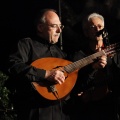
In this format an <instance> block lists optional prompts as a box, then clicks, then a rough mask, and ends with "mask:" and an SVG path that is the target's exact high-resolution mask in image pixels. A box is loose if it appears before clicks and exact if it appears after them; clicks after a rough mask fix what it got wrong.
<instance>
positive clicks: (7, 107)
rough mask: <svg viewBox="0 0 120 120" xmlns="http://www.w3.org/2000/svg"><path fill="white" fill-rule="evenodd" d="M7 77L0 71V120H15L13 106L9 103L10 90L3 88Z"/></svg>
mask: <svg viewBox="0 0 120 120" xmlns="http://www.w3.org/2000/svg"><path fill="white" fill-rule="evenodd" d="M8 78H9V77H8V76H7V75H6V74H4V73H3V72H1V71H0V120H15V119H16V114H15V112H14V107H13V104H12V103H11V101H10V98H9V95H10V94H11V93H10V90H9V89H8V88H7V87H6V86H5V82H6V81H7V80H8Z"/></svg>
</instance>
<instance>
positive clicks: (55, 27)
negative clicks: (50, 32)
mask: <svg viewBox="0 0 120 120" xmlns="http://www.w3.org/2000/svg"><path fill="white" fill-rule="evenodd" d="M47 25H48V24H47ZM48 26H50V27H51V28H53V29H57V28H58V27H59V28H60V29H63V28H64V25H58V24H51V25H48Z"/></svg>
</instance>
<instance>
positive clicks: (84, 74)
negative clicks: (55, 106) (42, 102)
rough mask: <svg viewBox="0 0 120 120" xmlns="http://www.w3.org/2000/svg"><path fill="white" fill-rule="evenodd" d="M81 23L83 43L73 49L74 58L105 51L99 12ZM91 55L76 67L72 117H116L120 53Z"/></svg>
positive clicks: (108, 119)
mask: <svg viewBox="0 0 120 120" xmlns="http://www.w3.org/2000/svg"><path fill="white" fill-rule="evenodd" d="M82 25H83V33H84V44H83V45H82V46H81V50H80V51H78V52H76V54H75V57H74V58H73V61H76V60H79V59H82V58H84V57H86V56H90V55H92V54H94V56H96V54H95V53H96V52H100V51H102V50H104V49H105V48H106V47H107V46H109V44H110V43H109V39H108V33H107V31H106V29H105V23H104V17H103V16H102V15H100V14H98V13H91V14H88V15H87V16H86V17H85V19H83V24H82ZM119 46H120V45H119ZM109 49H110V48H109ZM91 57H92V56H90V57H89V58H88V63H89V59H90V60H91V59H92V61H93V62H92V63H91V64H90V65H88V66H86V67H84V68H82V69H80V70H79V74H78V80H77V83H76V86H75V87H74V89H73V91H72V94H71V95H72V96H73V97H72V98H73V99H74V101H75V102H74V103H75V104H74V107H75V108H73V112H72V113H75V114H74V115H73V116H72V117H73V120H119V109H118V105H119V104H118V100H119V99H118V98H119V95H120V93H119V88H120V79H119V78H120V54H118V53H116V54H115V55H110V56H107V54H106V55H104V54H103V55H101V57H97V56H96V57H95V58H91ZM83 63H84V62H83ZM75 116H76V117H75ZM78 116H79V117H78Z"/></svg>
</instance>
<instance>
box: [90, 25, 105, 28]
mask: <svg viewBox="0 0 120 120" xmlns="http://www.w3.org/2000/svg"><path fill="white" fill-rule="evenodd" d="M96 28H99V29H103V28H104V26H102V25H98V26H96V25H91V26H90V29H96Z"/></svg>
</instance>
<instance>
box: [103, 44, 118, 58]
mask: <svg viewBox="0 0 120 120" xmlns="http://www.w3.org/2000/svg"><path fill="white" fill-rule="evenodd" d="M119 51H120V42H118V43H114V44H111V45H109V46H107V47H106V48H105V49H104V52H105V54H106V55H107V56H114V55H115V54H116V53H118V52H119Z"/></svg>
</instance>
